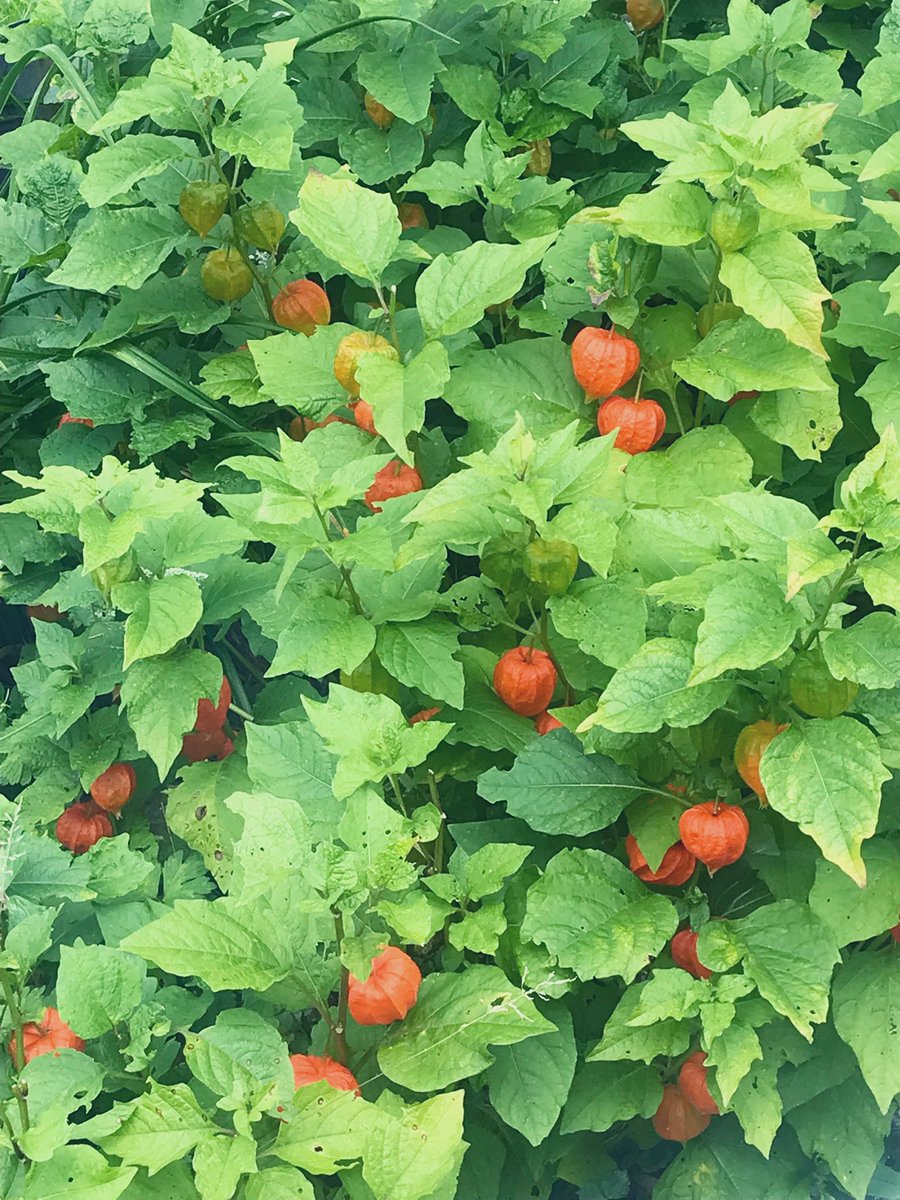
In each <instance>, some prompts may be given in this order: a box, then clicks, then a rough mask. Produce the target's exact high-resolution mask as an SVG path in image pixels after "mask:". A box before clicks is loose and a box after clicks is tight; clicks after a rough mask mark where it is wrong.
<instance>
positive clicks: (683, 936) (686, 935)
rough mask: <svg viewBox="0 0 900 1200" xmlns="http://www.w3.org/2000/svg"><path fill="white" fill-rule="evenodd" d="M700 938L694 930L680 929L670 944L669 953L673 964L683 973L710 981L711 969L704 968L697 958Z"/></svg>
mask: <svg viewBox="0 0 900 1200" xmlns="http://www.w3.org/2000/svg"><path fill="white" fill-rule="evenodd" d="M699 937H700V935H699V934H698V933H695V932H694V930H693V929H680V930H679V931H678V933H676V934H675V936H674V937H673V938H672V940H671V942H670V943H669V953H670V954H671V955H672V962H673V963H674V964H675V966H676V967H681V969H682V971H687V973H688V974H689V975H693V976H694V978H695V979H709V978H710V976H711V975H712V971H710V969H709V967H704V965H703V963H702V962H701V961H700V959H699V958H698V957H697V940H698V938H699Z"/></svg>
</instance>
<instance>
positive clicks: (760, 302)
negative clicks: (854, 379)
mask: <svg viewBox="0 0 900 1200" xmlns="http://www.w3.org/2000/svg"><path fill="white" fill-rule="evenodd" d="M720 274H721V279H722V282H723V283H724V284H725V285H726V287H729V288H730V289H731V294H732V297H733V298H734V302H735V304H738V305H739V306H740V307H741V308H742V309H743V310H744V311H745V312H746V313H747V314H748V315H749V316H751V317H755V318H756V320H757V321H759V323H760V324H761V325H764V326H765V327H766V328H767V329H778V330H780V331H781V332H782V333H783V334H784V335H785V337H786V338H787V340H788V341H789V342H792V343H793V344H794V345H796V346H801V347H804V348H805V349H807V350H810V351H812V353H813V354H817V355H819V357H820V358H825V351H824V349H823V347H822V339H821V333H822V317H823V312H822V303H823V301H825V300H827V299H828V297H829V295H830V293H829V292H828V289H827V288H825V287H823V286H822V284H821V283H820V281H819V276H818V272H817V271H816V264H815V261H814V260H813V256H812V253H811V252H810V250H809V249H808V248H807V247H806V246H805V245H804V244H803V242H801V241H800V239H799V238H797V237H795V236H794V235H793V234H790V233H782V232H776V233H763V234H760V235H759V237H756V238H754V239H753V241H752V242H750V244H749V245H747V246H745V247H744V248H743V250H738V251H735V252H734V253H732V254H726V255H725V256H724V258H723V260H722V268H721V272H720Z"/></svg>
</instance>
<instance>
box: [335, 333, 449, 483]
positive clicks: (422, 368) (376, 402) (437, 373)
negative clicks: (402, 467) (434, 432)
mask: <svg viewBox="0 0 900 1200" xmlns="http://www.w3.org/2000/svg"><path fill="white" fill-rule="evenodd" d="M449 378H450V363H449V361H448V359H447V351H446V350H445V349H444V347H443V346H442V345H441V344H440V343H439V342H429V343H428V344H427V345H426V346H425V347H424V349H423V350H422V351H421V353H419V354H417V355H416V357H415V358H413V359H411V360H410V362H409V363H407V364H406V365H404V364H403V363H399V362H394V361H393V360H391V359H389V358H382V357H381V356H380V355H376V354H370V355H368V356H363V359H362V362H361V363H360V366H359V369H358V371H357V380H358V382H359V385H360V389H361V391H362V393H363V394H364V395H365V398H366V400H367V402H368V403H369V404H370V405H371V406H372V416H373V418H374V421H375V428H376V429H377V430H378V432H379V433H380V434H381V436H382V437H383V438H384V440H385V441H386V442H387V443H388V444H389V445H390V447H391V449H392V450H395V451H396V452H397V454H398V455H399V456H400V458H402V459H403V461H404V462H406V463H409V464H410V466H412V465H413V454H412V451H411V450H410V449H409V447H408V445H407V437H408V435H409V434H410V433H413V432H418V431H419V430H420V429H421V428H422V426H423V424H424V423H425V401H426V400H431V399H433V398H434V397H435V396H440V395H441V394H442V392H443V390H444V385H445V384H446V382H447V380H448V379H449Z"/></svg>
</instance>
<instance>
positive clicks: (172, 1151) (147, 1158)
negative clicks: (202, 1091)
mask: <svg viewBox="0 0 900 1200" xmlns="http://www.w3.org/2000/svg"><path fill="white" fill-rule="evenodd" d="M122 1107H123V1108H125V1113H124V1114H123V1116H124V1119H121V1118H120V1120H119V1123H118V1126H117V1128H116V1130H115V1132H113V1133H108V1134H106V1136H105V1137H100V1138H99V1139H98V1140H99V1142H100V1144H101V1145H102V1147H103V1149H104V1150H106V1151H107V1152H108V1153H109V1154H113V1155H115V1156H116V1158H121V1160H122V1162H123V1163H125V1164H126V1165H127V1166H138V1167H147V1169H148V1170H149V1171H150V1172H151V1173H153V1172H156V1171H159V1170H160V1169H161V1168H162V1167H165V1166H168V1164H169V1163H173V1162H177V1160H178V1159H179V1158H182V1157H183V1156H184V1155H185V1154H188V1153H189V1152H190V1151H191V1150H193V1149H194V1147H195V1146H197V1145H199V1144H200V1142H202V1141H204V1140H205V1139H206V1138H208V1137H209V1136H210V1135H211V1134H212V1133H213V1131H214V1130H215V1126H214V1125H213V1123H212V1121H211V1120H210V1118H209V1117H208V1116H207V1115H206V1113H204V1112H203V1110H202V1109H201V1108H200V1105H199V1104H198V1103H197V1100H196V1098H195V1097H194V1094H193V1092H192V1091H191V1090H190V1088H189V1087H188V1086H187V1084H184V1083H176V1084H174V1085H173V1086H171V1087H169V1086H166V1085H165V1084H161V1083H157V1082H156V1081H155V1080H151V1081H150V1090H149V1091H147V1092H144V1093H143V1095H141V1096H140V1097H139V1099H138V1100H137V1101H136V1102H135V1103H134V1104H133V1106H128V1107H126V1106H124V1105H123V1106H122ZM129 1110H130V1111H129Z"/></svg>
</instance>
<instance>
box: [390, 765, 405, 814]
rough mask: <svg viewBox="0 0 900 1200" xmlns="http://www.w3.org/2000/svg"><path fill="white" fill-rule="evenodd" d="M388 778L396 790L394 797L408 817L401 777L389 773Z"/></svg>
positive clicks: (394, 790)
mask: <svg viewBox="0 0 900 1200" xmlns="http://www.w3.org/2000/svg"><path fill="white" fill-rule="evenodd" d="M388 779H389V780H390V781H391V788H392V790H393V792H394V798H395V799H396V801H397V803H398V804H399V805H400V811H401V812H402V813H403V815H404V817H407V818H408V817H409V813H408V812H407V811H406V804H405V802H404V800H403V793H402V792H401V791H400V781H399V779H398V778H397V776H396V775H388Z"/></svg>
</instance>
